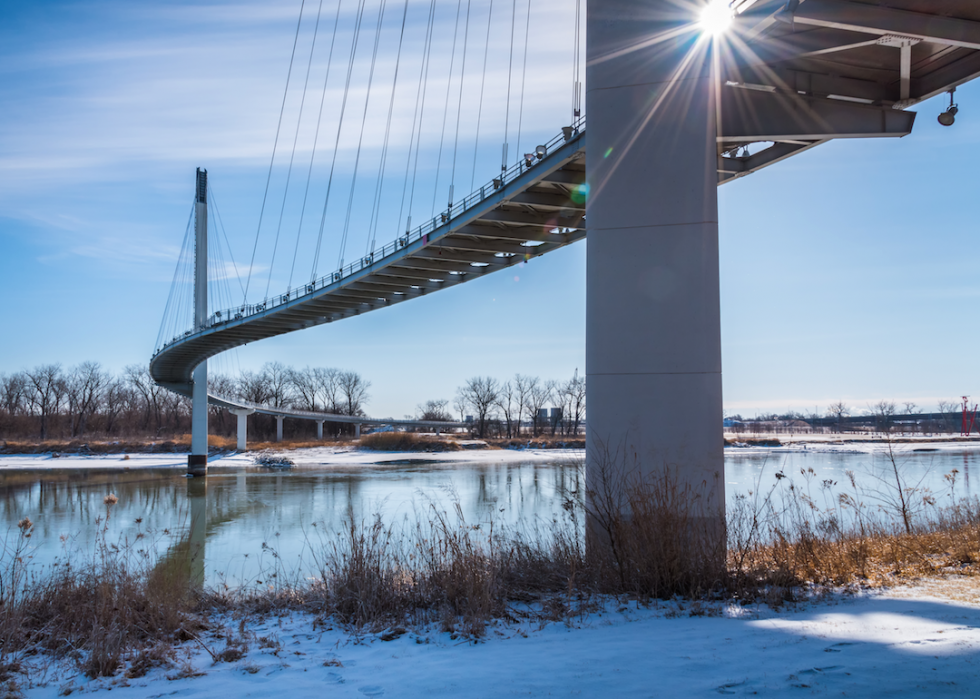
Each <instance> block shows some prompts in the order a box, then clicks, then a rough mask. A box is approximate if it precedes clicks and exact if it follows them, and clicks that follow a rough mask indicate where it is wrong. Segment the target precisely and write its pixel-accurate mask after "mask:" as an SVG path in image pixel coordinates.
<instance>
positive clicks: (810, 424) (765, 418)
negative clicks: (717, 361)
mask: <svg viewBox="0 0 980 699" xmlns="http://www.w3.org/2000/svg"><path fill="white" fill-rule="evenodd" d="M852 418H853V419H852ZM730 419H731V420H733V421H734V422H735V423H737V428H738V430H739V431H744V432H774V431H786V432H801V431H803V432H805V431H811V430H812V431H821V430H824V431H834V432H838V433H843V432H867V431H868V430H869V429H873V430H874V431H875V432H884V433H888V432H903V433H906V432H908V433H916V432H921V433H926V434H940V433H944V432H945V433H947V434H953V433H957V432H959V431H960V426H961V405H960V403H959V402H958V401H954V400H941V401H939V402H938V411H937V412H935V413H923V412H921V409H920V407H919V406H918V405H917V404H916V403H914V402H913V401H902V402H900V403H899V402H895V401H890V400H880V401H878V402H876V403H874V404H873V405H871V404H869V405H867V406H866V408H865V409H863V410H861V411H859V412H855V410H854V408H853V407H851V406H850V405H848V403H847V402H845V401H842V400H839V401H835V402H833V403H831V404H830V405H829V406H827V408H826V411H821V410H820V409H819V408H813V409H812V410H810V411H803V412H793V411H790V412H788V413H782V414H779V413H767V414H760V415H757V416H756V417H755V418H754V419H744V418H742V416H741V415H732V416H730ZM776 425H778V426H780V427H782V428H785V430H779V429H774V426H776Z"/></svg>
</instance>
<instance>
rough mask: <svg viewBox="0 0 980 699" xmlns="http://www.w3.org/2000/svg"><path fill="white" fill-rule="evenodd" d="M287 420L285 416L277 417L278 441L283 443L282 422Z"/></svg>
mask: <svg viewBox="0 0 980 699" xmlns="http://www.w3.org/2000/svg"><path fill="white" fill-rule="evenodd" d="M285 419H286V416H285V415H276V441H277V442H281V441H282V421H283V420H285Z"/></svg>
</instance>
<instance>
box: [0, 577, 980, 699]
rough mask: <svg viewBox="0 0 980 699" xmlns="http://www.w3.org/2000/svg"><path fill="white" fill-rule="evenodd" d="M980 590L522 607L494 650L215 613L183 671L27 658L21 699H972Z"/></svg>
mask: <svg viewBox="0 0 980 699" xmlns="http://www.w3.org/2000/svg"><path fill="white" fill-rule="evenodd" d="M977 580H978V579H977V578H971V579H954V578H949V579H946V580H928V581H923V582H922V583H920V584H919V585H916V586H910V587H902V588H895V589H892V590H889V591H884V592H858V593H851V594H849V593H846V592H842V591H834V592H829V593H826V594H824V595H818V596H817V597H815V598H814V599H813V600H812V601H810V602H806V603H802V604H796V605H792V606H790V607H787V608H784V609H782V610H780V611H774V610H773V609H771V608H769V607H766V606H762V605H755V604H753V605H748V606H732V605H725V604H715V603H704V604H700V603H698V604H691V603H688V602H655V603H652V604H650V605H641V604H637V603H636V602H626V601H619V600H617V599H614V598H607V599H605V600H603V601H595V600H593V601H592V602H591V603H590V604H588V605H585V606H584V609H585V611H584V612H583V613H582V614H580V615H575V616H572V617H569V618H568V619H566V620H564V621H548V620H546V619H542V618H541V617H540V616H538V615H534V614H526V613H525V610H523V609H522V608H521V606H520V605H517V606H515V607H514V608H513V613H512V617H513V620H512V621H509V622H499V621H498V622H494V623H493V624H492V625H491V626H490V628H489V629H488V633H487V635H486V637H485V638H483V639H481V640H479V641H471V640H467V639H465V638H459V637H458V636H457V635H456V634H455V633H454V632H451V631H448V630H441V629H439V628H437V627H434V626H428V627H424V628H411V629H405V628H404V627H392V628H385V629H377V630H374V631H373V632H368V631H362V632H360V633H356V632H355V633H352V631H351V630H350V629H347V628H344V627H342V626H340V625H338V624H336V623H332V622H330V621H327V620H323V619H320V618H318V617H317V616H315V615H312V614H305V613H295V612H292V613H285V614H282V615H276V614H267V615H264V616H263V615H249V616H234V615H228V614H226V615H215V616H213V617H212V618H211V619H210V628H209V629H208V630H207V631H202V632H201V633H200V635H199V636H197V638H196V639H194V640H188V641H186V642H185V643H183V644H181V645H180V646H179V647H178V648H177V649H176V651H175V654H174V656H173V658H172V659H170V660H167V661H166V662H163V661H160V662H159V663H157V664H156V666H154V664H152V663H151V664H150V666H149V667H144V666H136V667H134V663H133V662H132V661H130V662H128V663H127V667H126V670H125V671H121V672H119V673H118V674H117V675H116V676H114V677H111V678H99V679H94V680H91V679H88V678H86V677H84V676H83V675H82V674H81V673H79V672H78V670H77V668H76V667H75V665H74V663H72V662H69V661H65V662H55V663H52V662H50V660H45V661H41V660H40V659H37V658H34V659H26V660H25V662H27V663H39V664H41V663H42V662H43V663H44V665H45V667H43V668H40V671H39V672H38V674H37V675H36V679H34V680H33V681H32V682H26V681H24V682H21V683H20V686H19V690H15V693H13V696H17V695H18V694H21V695H22V696H25V697H37V698H38V699H42V698H43V699H47V698H48V697H51V698H53V697H57V696H66V695H68V694H91V693H96V692H99V693H101V692H105V691H110V690H111V691H112V692H113V696H119V697H125V698H131V699H151V698H152V697H160V696H169V695H174V696H182V697H211V696H219V695H220V696H238V697H244V696H249V697H255V698H256V699H263V698H266V697H268V698H269V699H275V698H278V697H280V696H284V695H289V696H291V697H320V696H324V695H325V694H329V695H330V696H332V697H334V696H335V697H351V698H357V699H364V697H383V696H390V697H405V698H408V699H413V698H415V697H501V696H531V697H541V696H587V697H606V696H622V697H634V696H636V697H639V696H650V695H654V696H662V697H711V696H717V695H719V694H723V695H724V694H753V695H757V696H763V697H764V696H771V697H782V696H786V695H787V694H788V693H791V692H792V693H796V692H801V691H802V692H805V693H807V694H808V695H816V696H830V695H835V696H841V695H846V696H862V697H867V698H869V699H875V698H877V697H892V696H912V697H932V696H938V695H940V694H941V695H943V696H950V697H959V696H963V697H972V696H975V692H976V688H977V686H978V685H980V586H978V585H977ZM229 649H231V650H230V651H229ZM143 673H145V674H143ZM9 681H13V682H18V681H19V680H18V675H12V676H11V680H8V682H9Z"/></svg>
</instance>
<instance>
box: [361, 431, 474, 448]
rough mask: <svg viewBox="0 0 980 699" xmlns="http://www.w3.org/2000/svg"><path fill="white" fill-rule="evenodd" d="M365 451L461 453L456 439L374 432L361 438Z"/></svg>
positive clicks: (411, 433) (410, 433)
mask: <svg viewBox="0 0 980 699" xmlns="http://www.w3.org/2000/svg"><path fill="white" fill-rule="evenodd" d="M361 447H362V448H363V449H373V450H375V451H459V450H460V449H461V447H460V446H459V444H457V443H456V440H454V439H449V438H446V439H443V438H440V437H433V436H431V435H424V434H416V433H414V432H373V433H371V434H366V435H364V436H363V437H361Z"/></svg>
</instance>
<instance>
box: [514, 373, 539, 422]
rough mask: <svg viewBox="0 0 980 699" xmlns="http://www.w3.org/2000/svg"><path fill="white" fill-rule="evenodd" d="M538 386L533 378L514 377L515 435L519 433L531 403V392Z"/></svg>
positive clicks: (518, 375)
mask: <svg viewBox="0 0 980 699" xmlns="http://www.w3.org/2000/svg"><path fill="white" fill-rule="evenodd" d="M537 385H538V379H537V377H534V376H521V375H520V374H517V375H515V376H514V391H515V393H516V394H517V395H516V400H517V434H518V435H519V434H520V433H521V423H522V422H523V421H524V415H525V414H526V413H527V409H528V405H530V403H531V391H533V390H534V387H535V386H537Z"/></svg>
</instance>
